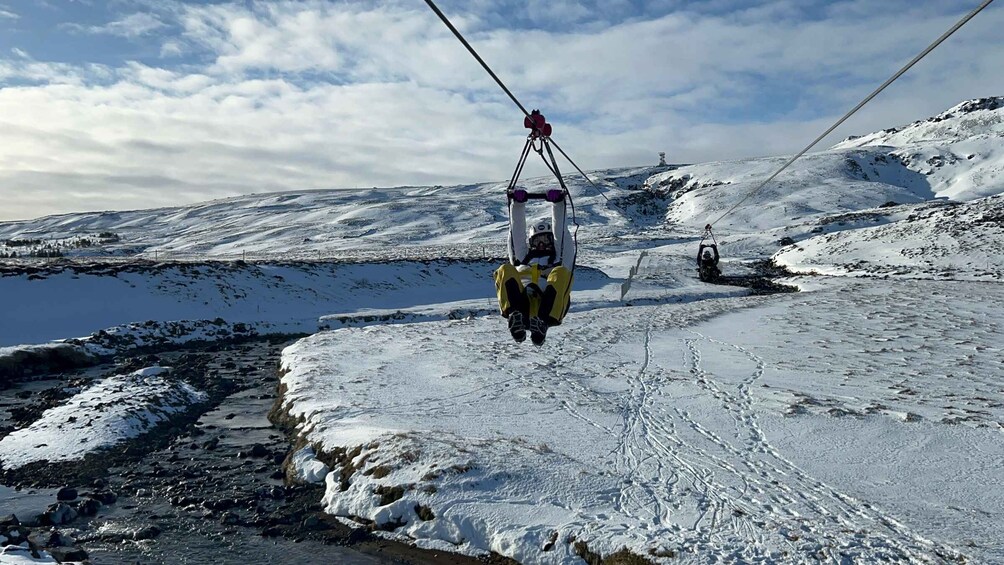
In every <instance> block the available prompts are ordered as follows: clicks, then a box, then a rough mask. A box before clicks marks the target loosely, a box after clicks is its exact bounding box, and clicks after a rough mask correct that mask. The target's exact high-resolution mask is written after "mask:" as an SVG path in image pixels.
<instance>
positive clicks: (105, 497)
mask: <svg viewBox="0 0 1004 565" xmlns="http://www.w3.org/2000/svg"><path fill="white" fill-rule="evenodd" d="M84 496H86V497H87V498H92V499H94V500H97V501H98V502H100V503H101V504H115V501H117V500H118V499H119V497H118V495H117V494H115V493H114V492H112V491H110V490H99V491H96V492H87V493H84Z"/></svg>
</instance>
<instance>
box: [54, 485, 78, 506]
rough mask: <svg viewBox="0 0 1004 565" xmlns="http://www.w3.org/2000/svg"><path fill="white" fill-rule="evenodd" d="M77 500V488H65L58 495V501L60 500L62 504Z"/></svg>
mask: <svg viewBox="0 0 1004 565" xmlns="http://www.w3.org/2000/svg"><path fill="white" fill-rule="evenodd" d="M76 499H77V489H75V488H71V487H63V488H61V489H59V492H57V493H56V500H59V501H60V502H68V501H70V500H76Z"/></svg>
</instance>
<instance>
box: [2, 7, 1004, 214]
mask: <svg viewBox="0 0 1004 565" xmlns="http://www.w3.org/2000/svg"><path fill="white" fill-rule="evenodd" d="M978 4H979V1H978V0H971V1H970V0H966V1H963V0H836V1H824V0H774V1H752V0H650V1H645V0H602V1H600V0H581V1H573V0H440V1H439V2H438V5H439V6H440V8H441V9H442V10H443V11H444V12H446V14H447V15H448V16H450V17H451V19H453V21H454V22H455V24H456V25H457V26H458V27H460V28H461V30H462V31H463V32H464V33H465V34H466V36H467V37H468V39H469V40H470V41H471V43H472V44H473V45H474V46H475V48H477V49H478V50H479V52H480V53H481V55H482V56H483V57H484V58H485V59H486V60H487V61H488V62H489V64H491V65H492V66H493V67H494V69H495V71H496V72H497V73H498V74H499V75H500V76H501V77H502V79H503V80H504V81H505V82H506V83H507V84H508V86H509V87H510V89H512V90H513V91H514V93H515V94H516V96H517V97H519V98H520V99H521V101H522V102H523V103H524V104H525V105H526V106H528V107H530V108H541V109H542V110H543V111H544V113H545V114H546V115H547V116H548V118H549V120H550V121H551V122H552V123H553V124H554V128H555V129H554V138H555V140H557V141H558V143H560V144H561V146H562V147H563V148H564V149H565V150H566V151H567V152H568V153H569V155H571V156H572V157H573V158H574V159H575V160H576V161H577V162H578V164H579V165H580V166H582V167H583V168H585V169H587V170H588V169H598V168H605V167H618V166H633V165H640V164H655V163H656V162H657V161H658V152H660V151H665V152H666V153H667V155H668V159H669V160H670V161H671V162H701V161H710V160H720V159H733V158H741V157H750V156H760V155H771V154H785V153H789V154H790V153H794V152H796V151H797V150H799V149H801V147H802V146H804V145H805V144H806V143H808V142H809V141H810V140H811V139H813V138H814V137H815V136H816V135H818V134H819V133H821V132H822V131H823V130H824V129H826V127H827V126H829V125H830V124H831V123H832V122H833V121H834V120H835V119H836V118H838V117H839V116H841V115H843V113H844V112H846V111H847V110H848V109H849V108H851V107H852V106H853V105H854V104H856V103H857V102H858V101H859V100H860V99H861V98H863V97H864V96H865V95H866V94H868V93H869V92H871V90H873V89H874V88H875V87H876V86H878V84H880V83H881V82H882V81H883V80H885V79H886V78H888V77H889V76H890V75H891V74H892V73H893V72H894V71H896V70H897V69H898V68H899V67H900V66H902V65H903V64H904V63H905V62H906V61H908V60H909V59H910V58H912V57H913V56H914V55H915V54H916V53H918V52H919V51H920V50H921V49H923V48H924V47H926V46H927V45H928V44H929V43H930V42H931V41H932V40H933V39H934V38H936V37H938V36H939V35H940V34H941V33H943V32H944V31H945V30H947V29H948V28H949V27H950V26H951V25H952V24H953V23H954V22H955V21H957V20H958V19H959V18H960V17H961V16H962V15H964V14H965V13H967V12H969V11H970V10H972V9H973V8H974V7H975V6H976V5H978ZM1002 27H1004V5H996V4H992V5H991V6H990V7H989V8H987V10H985V11H984V12H983V13H982V14H980V16H978V17H977V18H976V19H975V20H973V21H972V22H971V23H970V24H969V25H967V26H966V27H965V28H963V29H962V30H961V31H960V32H959V33H957V34H956V35H955V36H954V37H953V38H952V39H951V40H949V41H948V42H947V43H945V44H944V45H942V47H941V48H939V49H938V50H937V51H935V52H934V53H933V54H932V55H931V56H929V57H928V58H927V59H925V60H924V61H923V62H922V63H921V64H920V65H919V66H918V67H916V68H915V69H914V71H911V73H910V74H908V75H907V76H906V77H904V78H903V79H901V81H900V82H898V83H896V84H895V85H894V86H893V87H892V88H890V90H888V91H886V93H885V94H883V95H882V96H881V97H880V98H878V99H876V101H875V102H873V104H871V105H869V106H867V107H866V108H865V109H864V110H863V111H862V112H861V113H860V114H859V115H858V116H857V117H855V118H854V119H853V120H852V121H851V122H849V123H848V124H846V125H845V126H844V127H842V128H841V129H840V130H838V132H837V133H836V134H835V138H843V137H846V136H847V135H851V134H860V133H866V132H870V131H873V130H877V129H882V128H886V127H891V126H896V125H901V124H904V123H909V122H911V121H914V120H916V119H920V118H924V117H927V116H929V115H933V114H937V113H940V112H941V111H943V110H945V109H947V108H949V107H950V106H953V105H955V104H956V103H958V102H960V101H962V100H964V99H969V98H978V97H983V96H994V95H1004V73H1001V72H1000V65H1001V61H1002V60H1004V34H1001V33H1000V29H1001V28H1002ZM524 137H525V132H524V130H523V129H522V115H521V114H520V112H519V110H518V109H517V108H516V107H515V106H514V105H513V104H512V103H511V102H510V101H509V99H508V98H506V97H505V95H504V94H503V93H502V92H501V91H500V90H499V89H498V87H497V86H496V85H495V83H494V82H492V81H491V79H490V78H489V77H488V76H487V75H486V74H485V73H484V72H483V71H482V69H481V68H480V67H479V66H478V65H477V63H476V62H475V61H474V60H473V58H471V56H470V55H469V54H468V53H467V52H466V51H465V50H464V49H463V47H462V46H461V45H460V44H459V42H457V40H456V39H455V38H454V37H453V35H452V34H450V32H449V30H447V29H446V28H445V26H443V24H442V23H441V22H440V21H439V20H438V19H437V18H436V16H435V14H433V13H432V12H431V11H430V10H429V9H428V7H427V6H426V4H425V3H424V2H423V1H422V0H388V1H384V2H372V1H371V2H362V1H352V0H349V1H342V0H339V1H321V0H303V1H292V0H289V1H286V0H284V1H264V0H262V1H257V0H239V1H193V0H190V1H178V0H0V220H8V219H18V218H30V217H36V216H41V215H47V214H54V213H62V212H71V211H85V210H107V209H133V208H149V207H156V206H165V205H174V204H185V203H191V202H197V201H202V200H208V199H211V198H217V197H224V196H231V195H236V194H247V193H252V192H270V191H278V190H296V189H314V188H345V187H348V188H351V187H370V186H380V187H387V186H401V185H430V184H444V185H451V184H461V183H471V182H481V181H494V180H502V179H505V178H507V177H508V176H509V175H510V174H511V172H512V168H513V165H514V164H515V159H516V158H517V157H518V154H519V151H520V150H521V149H522V145H523V140H524ZM829 141H835V140H829ZM565 169H568V170H569V171H570V170H571V168H570V167H569V166H568V165H565ZM530 172H531V173H533V172H540V171H539V169H535V170H534V171H530Z"/></svg>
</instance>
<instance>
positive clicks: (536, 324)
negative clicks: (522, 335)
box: [530, 318, 547, 345]
mask: <svg viewBox="0 0 1004 565" xmlns="http://www.w3.org/2000/svg"><path fill="white" fill-rule="evenodd" d="M546 337H547V322H545V321H544V320H541V319H540V318H530V341H532V342H533V344H534V345H544V338H546Z"/></svg>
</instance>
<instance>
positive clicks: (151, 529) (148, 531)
mask: <svg viewBox="0 0 1004 565" xmlns="http://www.w3.org/2000/svg"><path fill="white" fill-rule="evenodd" d="M160 533H161V529H160V528H158V527H157V526H147V527H145V528H140V529H139V530H136V532H135V533H133V535H132V539H134V540H135V541H140V540H145V539H153V538H155V537H157V536H159V535H160Z"/></svg>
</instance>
